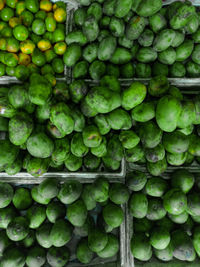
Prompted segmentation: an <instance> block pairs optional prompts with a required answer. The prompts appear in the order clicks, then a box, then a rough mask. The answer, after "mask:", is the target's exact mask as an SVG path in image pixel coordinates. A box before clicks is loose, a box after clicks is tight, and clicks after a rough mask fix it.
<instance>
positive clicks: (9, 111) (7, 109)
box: [0, 97, 17, 118]
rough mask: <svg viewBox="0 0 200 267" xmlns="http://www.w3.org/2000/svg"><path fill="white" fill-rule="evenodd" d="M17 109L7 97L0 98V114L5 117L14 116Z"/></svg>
mask: <svg viewBox="0 0 200 267" xmlns="http://www.w3.org/2000/svg"><path fill="white" fill-rule="evenodd" d="M16 112H17V111H16V109H15V108H14V107H13V106H12V105H11V104H10V103H9V101H8V99H7V98H6V97H1V98H0V116H1V117H4V118H12V117H13V116H15V114H16Z"/></svg>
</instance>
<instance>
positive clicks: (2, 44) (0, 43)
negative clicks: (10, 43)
mask: <svg viewBox="0 0 200 267" xmlns="http://www.w3.org/2000/svg"><path fill="white" fill-rule="evenodd" d="M6 46H7V40H6V38H0V49H1V50H2V51H5V50H6Z"/></svg>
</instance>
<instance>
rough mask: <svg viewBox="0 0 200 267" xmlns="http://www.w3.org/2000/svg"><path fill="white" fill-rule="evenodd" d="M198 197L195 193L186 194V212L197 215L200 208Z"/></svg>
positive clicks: (199, 198) (199, 212)
mask: <svg viewBox="0 0 200 267" xmlns="http://www.w3.org/2000/svg"><path fill="white" fill-rule="evenodd" d="M199 203H200V197H199V195H198V194H197V193H195V192H193V193H189V194H188V195H187V213H189V214H190V215H191V216H199V215H200V209H199Z"/></svg>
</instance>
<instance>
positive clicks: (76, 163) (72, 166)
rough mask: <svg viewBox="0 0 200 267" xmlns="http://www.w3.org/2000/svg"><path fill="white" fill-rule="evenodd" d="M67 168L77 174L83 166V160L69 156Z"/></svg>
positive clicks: (66, 162)
mask: <svg viewBox="0 0 200 267" xmlns="http://www.w3.org/2000/svg"><path fill="white" fill-rule="evenodd" d="M64 163H65V167H66V168H67V169H68V170H69V171H71V172H75V171H78V170H79V169H80V168H81V166H82V158H78V157H76V156H74V155H73V154H71V153H70V154H69V155H68V157H67V159H66V160H65V162H64Z"/></svg>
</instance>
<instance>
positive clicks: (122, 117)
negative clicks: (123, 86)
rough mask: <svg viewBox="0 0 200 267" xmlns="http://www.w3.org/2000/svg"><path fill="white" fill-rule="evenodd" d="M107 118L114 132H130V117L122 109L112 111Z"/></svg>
mask: <svg viewBox="0 0 200 267" xmlns="http://www.w3.org/2000/svg"><path fill="white" fill-rule="evenodd" d="M106 118H107V121H108V124H109V125H110V127H111V129H113V130H128V129H130V128H131V126H132V121H131V117H130V115H129V114H128V112H126V111H125V110H123V109H121V108H118V109H115V110H113V111H111V112H110V113H109V114H108V115H107V117H106Z"/></svg>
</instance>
